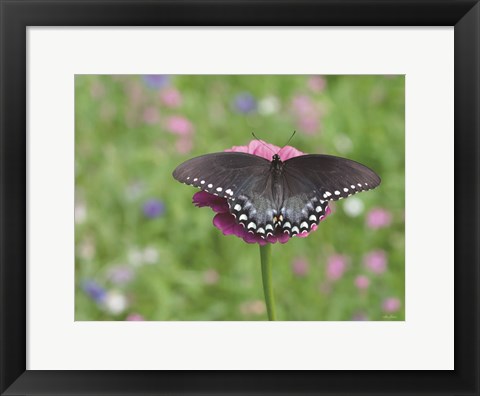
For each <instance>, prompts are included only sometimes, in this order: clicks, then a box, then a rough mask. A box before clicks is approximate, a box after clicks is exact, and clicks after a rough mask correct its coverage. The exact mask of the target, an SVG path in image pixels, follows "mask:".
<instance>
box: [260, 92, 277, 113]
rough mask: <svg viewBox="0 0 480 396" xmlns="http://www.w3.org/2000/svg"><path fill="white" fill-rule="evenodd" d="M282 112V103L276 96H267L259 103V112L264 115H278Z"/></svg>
mask: <svg viewBox="0 0 480 396" xmlns="http://www.w3.org/2000/svg"><path fill="white" fill-rule="evenodd" d="M278 110H280V101H279V100H278V98H277V97H276V96H267V97H265V98H263V99H262V100H260V102H259V103H258V112H259V113H260V114H263V115H269V114H273V113H276V112H277V111H278Z"/></svg>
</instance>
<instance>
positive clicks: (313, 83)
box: [308, 76, 327, 92]
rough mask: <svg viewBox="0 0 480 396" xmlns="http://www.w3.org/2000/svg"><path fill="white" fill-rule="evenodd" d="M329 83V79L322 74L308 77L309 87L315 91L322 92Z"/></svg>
mask: <svg viewBox="0 0 480 396" xmlns="http://www.w3.org/2000/svg"><path fill="white" fill-rule="evenodd" d="M326 85H327V81H326V80H325V78H324V77H322V76H312V77H310V78H309V79H308V88H310V89H311V90H312V91H313V92H322V91H323V90H324V89H325V87H326Z"/></svg>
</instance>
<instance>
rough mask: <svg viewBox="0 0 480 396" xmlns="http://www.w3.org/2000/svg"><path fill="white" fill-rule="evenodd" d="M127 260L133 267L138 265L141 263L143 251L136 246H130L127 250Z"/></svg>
mask: <svg viewBox="0 0 480 396" xmlns="http://www.w3.org/2000/svg"><path fill="white" fill-rule="evenodd" d="M128 262H129V264H131V265H133V266H134V267H139V266H140V265H142V264H143V252H142V251H141V250H139V249H137V248H132V249H130V251H129V252H128Z"/></svg>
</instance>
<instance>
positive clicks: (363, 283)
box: [355, 275, 370, 290]
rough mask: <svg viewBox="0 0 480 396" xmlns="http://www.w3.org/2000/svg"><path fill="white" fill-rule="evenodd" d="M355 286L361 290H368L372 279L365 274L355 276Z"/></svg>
mask: <svg viewBox="0 0 480 396" xmlns="http://www.w3.org/2000/svg"><path fill="white" fill-rule="evenodd" d="M355 286H356V287H357V289H359V290H367V289H368V287H369V286H370V279H368V278H367V277H366V276H365V275H359V276H357V277H356V278H355Z"/></svg>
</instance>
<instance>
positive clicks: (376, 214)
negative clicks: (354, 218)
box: [367, 208, 392, 230]
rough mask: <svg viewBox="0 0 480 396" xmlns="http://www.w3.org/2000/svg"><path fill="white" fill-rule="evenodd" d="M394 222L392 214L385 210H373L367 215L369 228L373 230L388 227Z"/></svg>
mask: <svg viewBox="0 0 480 396" xmlns="http://www.w3.org/2000/svg"><path fill="white" fill-rule="evenodd" d="M391 222H392V214H391V213H390V212H389V211H388V210H386V209H383V208H373V209H372V210H371V211H370V212H368V214H367V226H368V227H369V228H371V229H374V230H375V229H378V228H383V227H387V226H389V225H390V223H391Z"/></svg>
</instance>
